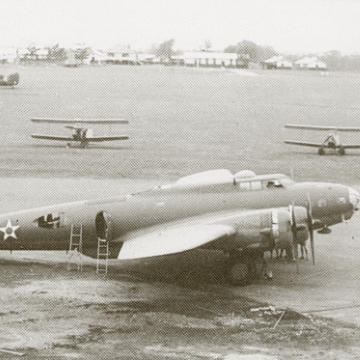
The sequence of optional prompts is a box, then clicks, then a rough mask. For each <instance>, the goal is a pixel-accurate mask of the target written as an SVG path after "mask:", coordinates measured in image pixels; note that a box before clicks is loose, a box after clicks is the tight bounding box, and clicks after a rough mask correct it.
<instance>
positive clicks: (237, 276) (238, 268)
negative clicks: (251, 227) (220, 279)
mask: <svg viewBox="0 0 360 360" xmlns="http://www.w3.org/2000/svg"><path fill="white" fill-rule="evenodd" d="M254 267H255V265H254V264H251V259H249V257H248V256H246V255H245V254H244V253H243V252H241V251H238V250H233V251H232V252H230V254H229V259H228V260H227V264H226V272H225V277H226V279H227V280H228V281H229V283H230V284H232V285H240V286H245V285H248V284H250V282H251V281H252V280H253V279H254V277H253V272H254V271H253V269H254Z"/></svg>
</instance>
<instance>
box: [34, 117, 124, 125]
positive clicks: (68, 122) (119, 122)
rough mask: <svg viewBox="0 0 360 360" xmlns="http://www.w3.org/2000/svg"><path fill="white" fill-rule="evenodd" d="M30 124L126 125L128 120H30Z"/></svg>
mask: <svg viewBox="0 0 360 360" xmlns="http://www.w3.org/2000/svg"><path fill="white" fill-rule="evenodd" d="M31 121H32V122H37V123H49V124H107V125H109V124H128V123H129V121H128V120H123V119H52V118H32V119H31Z"/></svg>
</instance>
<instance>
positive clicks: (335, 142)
mask: <svg viewBox="0 0 360 360" xmlns="http://www.w3.org/2000/svg"><path fill="white" fill-rule="evenodd" d="M285 128H288V129H299V130H315V131H326V130H328V131H330V132H329V133H328V134H327V136H326V137H325V139H324V140H323V142H322V143H313V142H304V141H297V140H285V141H284V142H285V144H290V145H299V146H309V147H316V148H318V153H319V155H324V154H325V149H330V150H333V151H335V153H337V154H339V155H345V150H346V149H360V144H352V145H351V144H343V143H342V142H341V140H340V135H339V133H340V132H360V127H339V126H317V125H299V124H286V125H285Z"/></svg>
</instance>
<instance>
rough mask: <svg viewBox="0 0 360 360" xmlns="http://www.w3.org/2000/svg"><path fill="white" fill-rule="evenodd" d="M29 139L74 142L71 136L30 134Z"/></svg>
mask: <svg viewBox="0 0 360 360" xmlns="http://www.w3.org/2000/svg"><path fill="white" fill-rule="evenodd" d="M31 137H32V138H34V139H44V140H59V141H73V140H74V138H73V137H72V136H57V135H43V134H31Z"/></svg>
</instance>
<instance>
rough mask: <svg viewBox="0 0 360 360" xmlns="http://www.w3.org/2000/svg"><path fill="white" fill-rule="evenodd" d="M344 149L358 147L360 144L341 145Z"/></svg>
mask: <svg viewBox="0 0 360 360" xmlns="http://www.w3.org/2000/svg"><path fill="white" fill-rule="evenodd" d="M342 147H343V148H344V149H360V145H342Z"/></svg>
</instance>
